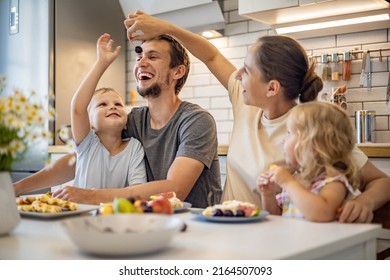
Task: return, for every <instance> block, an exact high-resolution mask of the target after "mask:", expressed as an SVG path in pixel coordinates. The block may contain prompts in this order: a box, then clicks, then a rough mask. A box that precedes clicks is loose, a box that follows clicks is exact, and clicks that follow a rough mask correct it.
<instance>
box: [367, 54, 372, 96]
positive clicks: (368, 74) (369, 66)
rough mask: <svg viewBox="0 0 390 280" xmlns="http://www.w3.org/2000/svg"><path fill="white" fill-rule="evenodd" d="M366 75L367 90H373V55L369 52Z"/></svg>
mask: <svg viewBox="0 0 390 280" xmlns="http://www.w3.org/2000/svg"><path fill="white" fill-rule="evenodd" d="M366 76H367V90H369V91H370V90H371V83H372V76H371V56H370V53H369V52H367V56H366Z"/></svg>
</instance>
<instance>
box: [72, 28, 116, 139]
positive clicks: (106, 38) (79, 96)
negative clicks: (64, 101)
mask: <svg viewBox="0 0 390 280" xmlns="http://www.w3.org/2000/svg"><path fill="white" fill-rule="evenodd" d="M113 42H114V41H113V40H112V39H111V36H110V35H109V34H107V33H105V34H103V35H102V36H100V37H99V39H98V41H97V59H96V62H95V63H94V65H93V66H92V68H91V69H90V70H89V72H88V74H87V75H86V76H85V78H84V80H83V81H82V82H81V84H80V86H79V88H78V89H77V91H76V93H75V95H74V96H73V99H72V103H71V126H72V134H73V138H74V141H75V142H76V145H78V144H80V142H81V141H82V140H83V139H84V138H85V137H86V135H87V134H88V132H89V130H90V123H89V116H88V110H87V108H88V105H89V103H90V101H91V99H92V96H93V94H94V92H95V90H96V87H97V84H98V83H99V80H100V78H101V77H102V76H103V74H104V72H105V71H106V69H107V68H108V66H110V64H111V63H112V62H113V61H114V60H115V59H116V58H117V57H118V55H119V54H120V50H121V47H120V46H117V47H116V48H115V50H114V51H112V44H113Z"/></svg>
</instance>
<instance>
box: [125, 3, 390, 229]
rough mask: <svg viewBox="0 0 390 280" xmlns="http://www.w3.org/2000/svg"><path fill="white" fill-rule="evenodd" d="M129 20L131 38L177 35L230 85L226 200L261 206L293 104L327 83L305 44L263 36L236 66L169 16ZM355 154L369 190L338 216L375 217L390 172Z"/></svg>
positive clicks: (388, 193) (389, 196) (386, 195)
mask: <svg viewBox="0 0 390 280" xmlns="http://www.w3.org/2000/svg"><path fill="white" fill-rule="evenodd" d="M125 26H126V28H127V34H128V38H129V39H130V40H146V39H148V38H151V37H155V36H157V35H160V34H169V35H171V36H173V37H175V38H176V39H177V40H178V41H180V42H181V43H182V44H183V45H184V47H186V48H187V49H188V50H189V51H190V52H191V53H192V54H193V55H194V56H195V57H197V58H198V59H199V60H201V61H202V62H203V63H205V64H206V65H207V67H208V68H209V70H210V71H211V72H212V73H213V74H214V75H215V77H216V78H217V79H218V80H219V81H220V82H221V84H222V85H223V86H224V87H225V88H226V89H228V92H229V98H230V101H231V103H232V107H233V114H234V126H233V131H232V136H231V140H230V143H229V151H228V157H227V178H226V183H225V187H224V192H223V197H222V201H223V200H227V199H233V198H234V199H238V200H245V201H249V202H253V203H256V204H257V205H259V206H261V199H260V196H259V195H258V194H256V193H255V192H254V190H255V189H256V178H257V176H258V174H259V173H261V172H263V171H264V170H265V168H266V167H268V166H269V164H270V163H271V162H278V161H283V154H282V141H283V138H284V135H285V134H286V133H287V129H286V119H287V116H288V115H289V111H290V109H291V108H293V107H294V106H295V105H297V103H296V99H297V98H299V101H300V102H306V101H312V100H315V99H316V97H317V94H318V92H319V91H320V90H321V89H322V81H321V79H320V78H319V77H318V76H317V75H316V74H315V72H314V66H309V63H308V59H307V56H306V52H305V51H304V49H303V48H302V47H301V46H300V45H299V44H298V42H296V41H295V40H293V39H292V38H289V37H285V36H268V37H262V38H260V39H259V40H258V41H256V42H255V43H254V44H253V45H252V46H251V47H250V49H249V51H248V54H247V56H246V58H245V61H244V66H243V67H242V68H241V69H239V70H238V71H237V69H236V68H235V66H234V65H233V64H232V63H231V62H229V60H228V59H227V58H225V57H224V56H223V55H222V54H221V53H220V52H219V50H218V49H217V48H216V47H215V46H213V45H212V44H211V43H209V42H208V41H207V40H205V39H204V38H202V37H200V36H198V35H196V34H194V33H192V32H189V31H187V30H184V29H182V28H180V27H178V26H175V25H173V24H171V23H169V22H167V21H164V20H161V19H158V18H155V17H152V16H149V15H147V14H144V13H143V12H141V11H137V12H136V13H135V14H130V15H129V18H128V19H127V20H125ZM137 31H142V32H137ZM139 34H141V35H139ZM354 156H355V157H356V159H355V160H356V161H357V163H358V166H359V168H360V176H361V178H362V189H364V190H365V191H364V193H363V194H362V195H360V196H359V197H358V198H356V199H354V200H351V201H348V202H347V203H346V204H345V205H344V207H343V210H342V213H341V215H340V218H339V221H341V222H371V221H372V219H373V211H374V210H376V209H377V208H379V207H381V206H382V205H383V204H385V202H387V201H389V200H390V189H389V188H390V187H389V186H390V178H389V177H388V176H386V175H385V174H384V173H383V172H381V171H380V170H379V169H377V168H376V167H375V166H374V165H373V164H372V163H371V162H370V161H368V159H367V157H366V156H365V155H364V154H363V153H362V152H361V151H359V150H358V149H355V151H354Z"/></svg>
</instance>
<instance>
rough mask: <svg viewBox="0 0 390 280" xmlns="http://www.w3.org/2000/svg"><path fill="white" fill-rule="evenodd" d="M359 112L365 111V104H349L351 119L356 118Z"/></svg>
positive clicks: (348, 110) (348, 109)
mask: <svg viewBox="0 0 390 280" xmlns="http://www.w3.org/2000/svg"><path fill="white" fill-rule="evenodd" d="M358 110H363V103H348V107H347V112H348V115H349V116H350V117H355V112H356V111H358Z"/></svg>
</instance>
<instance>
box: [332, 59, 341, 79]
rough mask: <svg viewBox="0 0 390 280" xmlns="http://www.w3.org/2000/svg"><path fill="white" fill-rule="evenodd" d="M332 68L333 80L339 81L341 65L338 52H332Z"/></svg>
mask: <svg viewBox="0 0 390 280" xmlns="http://www.w3.org/2000/svg"><path fill="white" fill-rule="evenodd" d="M330 68H331V73H332V74H331V79H332V81H338V80H339V75H340V65H339V54H338V53H332V55H331V62H330Z"/></svg>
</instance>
